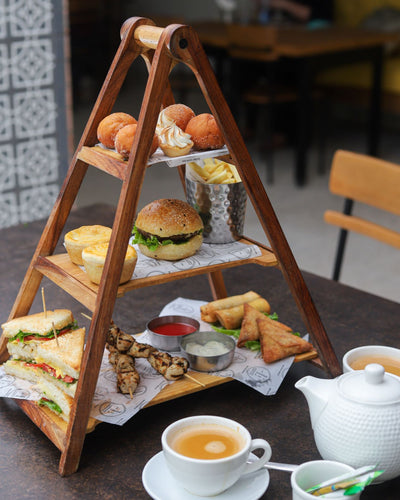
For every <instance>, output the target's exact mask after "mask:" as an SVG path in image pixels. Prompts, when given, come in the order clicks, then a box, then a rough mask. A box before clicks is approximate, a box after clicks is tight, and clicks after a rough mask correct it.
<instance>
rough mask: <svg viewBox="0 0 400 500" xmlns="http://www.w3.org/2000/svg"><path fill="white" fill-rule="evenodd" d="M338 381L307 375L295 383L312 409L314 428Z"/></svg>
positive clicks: (310, 409) (311, 416)
mask: <svg viewBox="0 0 400 500" xmlns="http://www.w3.org/2000/svg"><path fill="white" fill-rule="evenodd" d="M335 385H336V381H335V380H334V379H331V380H327V379H319V378H316V377H311V376H309V375H308V376H306V377H303V378H301V379H300V380H298V381H297V382H296V383H295V385H294V386H295V387H296V389H299V390H300V391H301V392H302V393H303V394H304V396H305V398H306V400H307V403H308V408H309V411H310V418H311V425H312V428H314V426H315V424H316V422H317V421H318V419H319V416H320V415H321V413H322V411H323V409H324V408H325V406H326V404H327V403H328V400H329V396H330V394H331V393H332V391H333V390H334V386H335Z"/></svg>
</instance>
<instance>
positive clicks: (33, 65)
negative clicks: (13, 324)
mask: <svg viewBox="0 0 400 500" xmlns="http://www.w3.org/2000/svg"><path fill="white" fill-rule="evenodd" d="M66 1H67V0H0V228H3V227H9V226H12V225H15V224H18V223H27V222H30V221H33V220H37V219H41V218H45V217H47V216H48V215H49V213H50V210H51V208H52V207H53V204H54V201H55V199H56V197H57V195H58V192H59V189H60V179H62V178H63V177H64V175H65V172H66V168H67V162H68V156H69V155H68V144H69V142H68V137H67V113H68V110H67V104H66V103H67V101H66V88H67V86H66V78H65V61H66V54H65V53H64V47H65V45H64V42H65V35H64V33H65V26H64V22H65V18H64V16H63V6H64V2H66Z"/></svg>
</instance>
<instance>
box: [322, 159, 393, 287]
mask: <svg viewBox="0 0 400 500" xmlns="http://www.w3.org/2000/svg"><path fill="white" fill-rule="evenodd" d="M329 189H330V191H331V192H332V193H334V194H336V195H339V196H343V197H344V198H345V204H344V209H343V213H340V212H336V211H333V210H327V211H326V212H325V214H324V220H325V222H327V223H328V224H333V225H334V226H338V227H340V228H341V231H340V234H339V241H338V246H337V251H336V259H335V265H334V271H333V277H332V279H334V280H335V281H338V280H339V276H340V270H341V266H342V260H343V255H344V250H345V245H346V239H347V234H348V231H354V232H356V233H359V234H363V235H364V236H368V237H370V238H373V239H375V240H378V241H381V242H383V243H386V244H387V245H391V246H393V247H395V248H398V249H400V233H399V232H397V231H394V230H392V229H389V228H386V227H384V226H382V225H379V224H376V223H374V222H371V221H368V220H366V219H363V218H360V217H356V216H354V215H352V209H353V204H354V202H355V201H357V202H360V203H364V204H366V205H369V206H372V207H375V208H377V209H380V210H383V211H386V212H390V213H392V214H395V215H400V166H399V165H396V164H394V163H390V162H388V161H384V160H380V159H377V158H373V157H371V156H367V155H363V154H358V153H353V152H350V151H340V150H339V151H337V152H336V153H335V156H334V158H333V162H332V167H331V173H330V180H329Z"/></svg>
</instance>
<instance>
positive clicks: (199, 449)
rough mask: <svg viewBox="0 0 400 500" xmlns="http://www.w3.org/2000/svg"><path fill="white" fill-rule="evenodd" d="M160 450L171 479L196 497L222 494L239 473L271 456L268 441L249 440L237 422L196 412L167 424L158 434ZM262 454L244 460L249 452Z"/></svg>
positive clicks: (242, 427)
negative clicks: (160, 433) (250, 461)
mask: <svg viewBox="0 0 400 500" xmlns="http://www.w3.org/2000/svg"><path fill="white" fill-rule="evenodd" d="M161 442H162V448H163V453H164V457H165V461H166V463H167V466H168V469H169V471H170V473H171V475H172V476H173V477H174V479H175V480H176V481H177V482H178V483H179V484H180V485H181V486H183V487H184V488H185V489H186V490H187V491H189V492H190V493H192V494H194V495H199V496H213V495H218V494H219V493H222V492H223V491H225V490H226V489H228V488H230V487H231V486H232V485H233V484H235V483H236V482H237V481H238V480H239V479H240V477H241V476H242V475H244V474H248V473H249V472H254V471H256V470H259V469H260V468H261V467H262V466H263V465H264V464H265V463H266V462H267V461H268V460H269V459H270V457H271V454H272V451H271V447H270V445H269V443H268V442H267V441H265V440H264V439H252V438H251V436H250V433H249V431H248V430H247V429H246V428H245V427H244V426H243V425H241V424H239V423H238V422H235V421H234V420H230V419H228V418H224V417H218V416H212V415H201V416H200V415H199V416H195V417H187V418H184V419H181V420H178V421H176V422H174V423H172V424H171V425H169V426H168V427H167V428H166V429H165V430H164V432H163V434H162V437H161ZM256 449H262V450H264V453H263V455H262V456H261V457H260V458H257V459H256V460H255V461H253V462H252V463H247V461H248V459H249V455H250V452H251V451H253V450H256Z"/></svg>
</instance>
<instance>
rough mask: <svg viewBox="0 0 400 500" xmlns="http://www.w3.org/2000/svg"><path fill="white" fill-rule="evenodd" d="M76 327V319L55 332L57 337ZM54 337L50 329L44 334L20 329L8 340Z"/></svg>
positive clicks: (17, 340) (25, 340)
mask: <svg viewBox="0 0 400 500" xmlns="http://www.w3.org/2000/svg"><path fill="white" fill-rule="evenodd" d="M77 328H78V325H77V323H76V321H73V322H72V323H70V324H69V325H67V326H64V327H63V328H61V329H60V330H57V329H56V334H57V337H59V336H61V335H64V334H65V333H68V332H70V331H71V330H76V329H77ZM51 339H54V330H51V331H50V332H48V333H47V334H45V335H41V334H40V333H32V332H23V331H22V330H19V332H18V333H17V334H16V335H14V336H13V337H10V338H9V339H8V341H9V342H23V343H26V342H29V341H30V340H43V341H46V340H51Z"/></svg>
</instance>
